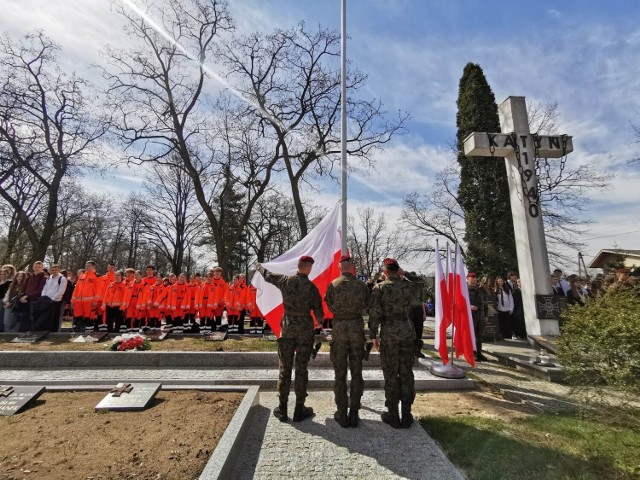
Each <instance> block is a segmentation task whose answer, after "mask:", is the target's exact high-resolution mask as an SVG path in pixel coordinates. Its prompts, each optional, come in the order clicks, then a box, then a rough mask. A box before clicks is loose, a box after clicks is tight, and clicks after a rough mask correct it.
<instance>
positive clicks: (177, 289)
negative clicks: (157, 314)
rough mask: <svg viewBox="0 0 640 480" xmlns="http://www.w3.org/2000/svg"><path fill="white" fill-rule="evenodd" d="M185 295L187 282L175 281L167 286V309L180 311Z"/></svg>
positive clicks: (181, 310)
mask: <svg viewBox="0 0 640 480" xmlns="http://www.w3.org/2000/svg"><path fill="white" fill-rule="evenodd" d="M186 295H187V284H186V283H180V282H176V283H174V284H173V285H171V286H170V287H169V294H168V301H167V309H170V310H171V311H173V312H176V313H182V312H184V310H183V308H182V307H183V301H184V297H185V296H186Z"/></svg>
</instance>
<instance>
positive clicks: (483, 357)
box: [476, 353, 487, 362]
mask: <svg viewBox="0 0 640 480" xmlns="http://www.w3.org/2000/svg"><path fill="white" fill-rule="evenodd" d="M486 361H487V357H485V356H484V355H482V354H481V353H479V354H478V355H476V362H486Z"/></svg>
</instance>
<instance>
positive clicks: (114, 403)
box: [95, 383, 161, 412]
mask: <svg viewBox="0 0 640 480" xmlns="http://www.w3.org/2000/svg"><path fill="white" fill-rule="evenodd" d="M160 387H161V384H160V383H119V384H117V385H116V386H115V387H114V388H113V389H112V390H111V391H110V392H109V394H108V395H107V396H106V397H104V398H103V399H102V400H101V401H100V403H98V405H96V408H95V409H96V411H99V410H110V411H123V412H124V411H128V410H144V409H145V408H147V405H149V402H150V401H151V400H152V399H153V397H155V396H156V394H157V393H158V391H159V390H160Z"/></svg>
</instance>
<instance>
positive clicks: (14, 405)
mask: <svg viewBox="0 0 640 480" xmlns="http://www.w3.org/2000/svg"><path fill="white" fill-rule="evenodd" d="M42 392H44V387H18V386H16V387H12V386H10V385H1V386H0V416H9V415H14V414H16V413H18V412H19V411H20V410H22V409H23V408H24V407H26V406H27V405H28V404H29V403H31V402H32V401H33V400H35V399H36V398H38V397H39V396H40V394H41V393H42Z"/></svg>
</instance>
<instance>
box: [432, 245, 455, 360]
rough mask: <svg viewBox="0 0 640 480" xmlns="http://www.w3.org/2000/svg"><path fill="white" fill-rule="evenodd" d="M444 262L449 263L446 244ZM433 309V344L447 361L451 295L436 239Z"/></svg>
mask: <svg viewBox="0 0 640 480" xmlns="http://www.w3.org/2000/svg"><path fill="white" fill-rule="evenodd" d="M445 261H446V262H447V263H446V264H447V265H449V248H448V245H447V258H446V259H445ZM435 291H436V292H435V293H436V295H435V297H436V299H435V304H436V305H435V307H436V308H435V310H436V325H435V326H436V331H435V342H434V345H435V347H436V350H438V353H440V358H442V363H443V364H444V365H446V364H447V363H449V351H448V349H447V328H449V325H451V296H450V295H449V288H448V286H447V279H446V277H445V274H444V272H443V271H442V260H441V259H440V246H439V244H438V241H437V240H436V278H435Z"/></svg>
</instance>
